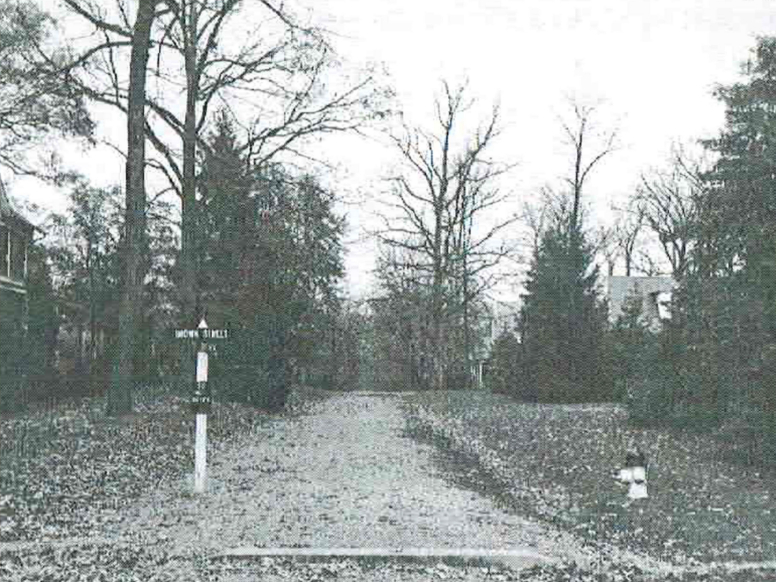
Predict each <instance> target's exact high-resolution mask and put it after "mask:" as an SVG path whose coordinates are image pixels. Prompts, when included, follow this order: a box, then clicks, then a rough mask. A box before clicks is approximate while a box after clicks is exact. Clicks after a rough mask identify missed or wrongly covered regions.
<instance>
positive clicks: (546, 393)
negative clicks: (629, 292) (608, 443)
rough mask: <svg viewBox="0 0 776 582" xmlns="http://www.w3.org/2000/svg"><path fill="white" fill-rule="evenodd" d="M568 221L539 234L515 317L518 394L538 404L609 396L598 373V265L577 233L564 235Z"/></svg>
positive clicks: (602, 319) (601, 322)
mask: <svg viewBox="0 0 776 582" xmlns="http://www.w3.org/2000/svg"><path fill="white" fill-rule="evenodd" d="M572 208H573V206H572ZM570 220H571V219H570V217H564V218H563V219H562V220H560V221H556V222H555V223H554V224H553V225H552V226H550V227H549V228H548V229H547V230H546V231H545V232H544V234H543V236H542V240H541V244H540V245H539V247H538V248H537V249H536V252H535V253H534V257H533V260H532V263H531V269H530V271H529V273H528V279H527V281H526V284H525V287H526V293H525V294H524V295H523V306H522V309H521V312H520V317H519V328H518V329H519V333H520V337H521V340H522V345H523V354H524V356H523V362H522V365H523V376H524V378H525V382H526V383H527V388H526V390H525V391H524V392H523V396H524V397H526V398H528V399H531V400H538V401H540V402H582V401H590V400H597V399H605V398H608V397H610V393H609V388H610V387H609V386H606V383H605V382H602V378H605V375H603V374H602V373H601V372H602V369H603V368H602V363H603V358H602V354H603V350H602V342H603V332H604V329H605V325H606V314H605V310H604V309H603V306H602V305H601V303H600V302H599V298H598V290H597V279H598V268H597V267H596V266H595V265H594V263H593V254H592V251H591V249H590V247H589V245H587V244H586V243H585V241H584V238H583V235H582V233H577V234H573V235H572V236H571V237H569V232H568V225H569V224H570Z"/></svg>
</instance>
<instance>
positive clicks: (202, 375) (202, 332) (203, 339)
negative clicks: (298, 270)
mask: <svg viewBox="0 0 776 582" xmlns="http://www.w3.org/2000/svg"><path fill="white" fill-rule="evenodd" d="M175 338H176V339H183V340H192V341H193V340H199V347H198V350H197V359H196V371H195V378H194V394H193V395H192V398H191V404H192V406H193V407H194V414H195V415H196V424H195V436H194V493H204V492H205V490H206V489H207V413H208V411H209V410H210V391H209V389H208V384H207V383H208V351H209V350H211V349H212V351H213V355H214V356H215V355H216V352H215V349H214V348H215V345H213V344H212V343H211V344H210V345H208V343H207V342H214V341H215V342H216V343H218V342H219V341H221V340H226V339H229V330H227V329H209V328H208V326H207V322H206V321H205V320H204V319H203V320H202V321H200V322H199V325H198V326H197V329H176V330H175Z"/></svg>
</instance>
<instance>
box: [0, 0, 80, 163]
mask: <svg viewBox="0 0 776 582" xmlns="http://www.w3.org/2000/svg"><path fill="white" fill-rule="evenodd" d="M54 24H55V22H54V20H53V19H52V18H51V16H49V15H48V14H47V13H45V12H44V11H43V10H41V9H40V8H39V7H37V6H36V5H35V4H33V3H32V2H28V1H25V0H2V1H0V104H1V105H0V164H1V165H4V166H6V167H8V168H11V169H12V170H13V171H14V172H16V173H19V174H38V175H45V174H48V173H49V172H48V171H47V169H44V168H41V167H40V165H39V164H37V163H36V162H37V160H34V159H31V158H30V156H29V152H30V150H31V149H32V147H33V146H34V147H35V148H41V147H43V146H44V145H45V144H44V141H43V140H44V138H45V137H48V136H50V135H51V134H52V133H54V134H59V135H62V136H79V137H84V138H87V139H89V138H91V136H92V132H93V129H94V124H93V122H92V120H91V119H90V117H89V114H88V112H87V110H86V108H85V104H84V99H83V95H82V93H81V92H80V91H78V88H77V87H76V86H75V85H74V84H72V83H69V82H68V78H67V76H66V75H62V74H60V71H59V68H60V67H61V65H62V64H63V62H64V61H65V55H64V51H62V49H61V47H59V46H55V45H54V44H53V42H54V41H53V38H52V37H53V34H52V32H53V31H52V29H53V27H54ZM44 45H45V46H47V47H48V48H49V50H51V51H52V53H53V54H52V55H51V56H50V58H45V57H43V56H42V54H41V52H40V51H39V48H40V47H41V46H44ZM52 154H53V150H52ZM53 169H54V168H48V170H53Z"/></svg>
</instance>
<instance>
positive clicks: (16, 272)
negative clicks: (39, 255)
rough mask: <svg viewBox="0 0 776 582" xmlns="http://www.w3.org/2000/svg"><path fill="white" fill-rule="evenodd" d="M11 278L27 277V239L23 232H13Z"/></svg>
mask: <svg viewBox="0 0 776 582" xmlns="http://www.w3.org/2000/svg"><path fill="white" fill-rule="evenodd" d="M10 238H11V252H10V257H11V279H16V280H17V281H24V279H25V275H26V273H25V271H26V269H25V266H26V264H25V263H26V262H27V241H25V240H24V238H23V237H22V235H21V234H19V233H16V232H12V233H11V237H10Z"/></svg>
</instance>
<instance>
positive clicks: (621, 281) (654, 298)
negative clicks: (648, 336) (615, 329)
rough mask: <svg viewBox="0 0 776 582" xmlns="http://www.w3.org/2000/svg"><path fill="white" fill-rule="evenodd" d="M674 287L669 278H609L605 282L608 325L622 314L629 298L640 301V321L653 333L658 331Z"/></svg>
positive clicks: (664, 317) (665, 314)
mask: <svg viewBox="0 0 776 582" xmlns="http://www.w3.org/2000/svg"><path fill="white" fill-rule="evenodd" d="M675 286H676V283H675V281H674V280H673V278H671V277H622V276H620V277H617V276H609V277H608V278H607V280H606V297H607V299H608V301H609V323H611V324H614V323H615V322H616V321H617V319H618V318H619V317H620V316H621V315H622V314H623V309H624V307H625V304H626V301H627V300H628V299H629V298H637V299H640V301H641V317H642V320H643V321H644V322H645V323H646V324H647V325H648V326H649V328H650V329H652V330H653V331H657V330H659V329H660V327H661V326H662V320H663V319H666V318H667V317H668V312H667V308H666V304H667V302H668V301H669V300H670V298H671V293H672V292H673V290H674V287H675Z"/></svg>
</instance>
